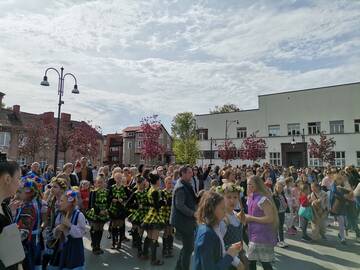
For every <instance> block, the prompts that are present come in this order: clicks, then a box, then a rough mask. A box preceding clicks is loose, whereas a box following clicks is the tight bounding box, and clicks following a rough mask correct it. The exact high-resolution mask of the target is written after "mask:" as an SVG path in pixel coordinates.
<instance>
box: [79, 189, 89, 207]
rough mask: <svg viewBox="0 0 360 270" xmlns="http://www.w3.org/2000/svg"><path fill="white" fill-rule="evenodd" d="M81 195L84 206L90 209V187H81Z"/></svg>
mask: <svg viewBox="0 0 360 270" xmlns="http://www.w3.org/2000/svg"><path fill="white" fill-rule="evenodd" d="M80 196H81V200H82V208H83V209H88V207H89V198H90V190H88V189H81V190H80Z"/></svg>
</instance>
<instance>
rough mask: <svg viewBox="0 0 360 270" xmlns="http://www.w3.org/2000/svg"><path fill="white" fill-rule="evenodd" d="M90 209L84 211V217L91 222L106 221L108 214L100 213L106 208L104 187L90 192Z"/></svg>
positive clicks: (106, 193)
mask: <svg viewBox="0 0 360 270" xmlns="http://www.w3.org/2000/svg"><path fill="white" fill-rule="evenodd" d="M89 207H90V209H89V210H88V211H86V218H87V219H88V220H90V221H93V222H107V221H108V220H109V215H108V214H107V213H106V214H105V215H100V211H103V210H108V191H107V190H106V189H104V188H102V189H97V190H93V191H91V193H90V206H89Z"/></svg>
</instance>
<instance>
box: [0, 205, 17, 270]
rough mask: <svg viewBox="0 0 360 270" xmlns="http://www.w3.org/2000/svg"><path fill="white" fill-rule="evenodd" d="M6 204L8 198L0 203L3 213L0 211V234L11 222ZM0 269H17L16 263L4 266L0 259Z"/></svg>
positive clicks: (9, 211)
mask: <svg viewBox="0 0 360 270" xmlns="http://www.w3.org/2000/svg"><path fill="white" fill-rule="evenodd" d="M8 204H9V200H6V201H4V202H3V203H2V204H1V208H2V210H3V213H4V214H1V213H0V234H1V233H2V231H3V228H4V227H6V226H8V225H10V224H12V223H13V218H12V215H11V210H10V208H9V207H8ZM2 269H6V270H16V269H18V264H15V265H12V266H9V267H5V266H4V265H3V263H2V261H1V260H0V270H2Z"/></svg>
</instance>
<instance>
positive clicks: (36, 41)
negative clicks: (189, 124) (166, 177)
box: [0, 0, 360, 131]
mask: <svg viewBox="0 0 360 270" xmlns="http://www.w3.org/2000/svg"><path fill="white" fill-rule="evenodd" d="M359 25H360V3H358V2H356V1H325V0H320V1H316V2H314V1H276V2H274V1H257V2H255V4H254V2H253V1H235V0H234V1H233V0H231V1H230V0H229V1H215V0H208V1H190V0H189V1H185V0H184V1H165V0H164V1H160V0H153V1H146V0H143V1H127V0H94V1H85V0H79V1H75V2H74V1H70V0H61V1H45V0H34V1H31V4H29V1H25V0H12V1H10V0H8V1H1V2H0V41H1V43H0V74H1V77H0V87H1V89H0V90H1V91H4V92H6V94H7V96H6V98H5V103H6V104H7V105H10V104H15V103H17V104H21V106H22V109H24V110H27V111H34V112H42V111H49V110H54V109H56V104H57V101H56V100H57V97H56V76H55V74H49V80H50V82H51V83H52V86H51V87H50V88H42V87H40V86H39V81H40V80H41V78H42V76H43V72H44V70H45V68H46V67H48V66H55V67H60V66H61V65H64V67H65V70H66V71H67V72H73V73H74V74H75V75H76V76H77V77H78V84H79V89H80V92H81V94H80V95H79V96H77V97H76V98H74V97H72V96H71V94H70V91H69V90H70V89H71V87H72V83H73V82H72V81H71V80H68V81H66V91H67V92H66V93H65V96H64V100H65V106H64V108H63V110H64V111H68V112H70V113H72V114H73V118H76V119H93V120H94V121H95V122H96V123H97V124H100V125H101V126H102V127H103V129H104V130H105V131H118V130H119V129H121V128H122V127H124V126H126V125H131V124H137V123H138V122H139V120H140V118H141V116H143V115H149V114H151V113H157V114H160V117H161V118H162V119H163V121H164V122H165V124H169V122H170V120H171V117H172V116H173V115H175V114H176V113H178V112H181V111H193V112H195V113H206V112H207V111H208V110H209V108H212V107H214V106H215V105H219V104H222V103H226V102H232V103H237V104H238V105H239V106H240V107H241V108H244V109H248V108H254V107H256V106H257V95H259V94H264V93H271V92H278V91H284V90H292V89H301V88H310V87H317V86H322V85H329V84H340V83H346V82H352V81H356V80H358V77H357V74H359V71H360V64H359V60H360V57H359V55H360V54H359V53H360V39H359V36H360V29H359V27H358V26H359Z"/></svg>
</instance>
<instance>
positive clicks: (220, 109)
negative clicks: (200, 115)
mask: <svg viewBox="0 0 360 270" xmlns="http://www.w3.org/2000/svg"><path fill="white" fill-rule="evenodd" d="M227 112H240V108H239V107H238V106H236V105H235V104H231V103H227V104H224V105H222V106H215V108H214V109H213V110H210V113H211V114H213V113H227Z"/></svg>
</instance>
